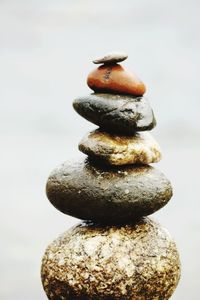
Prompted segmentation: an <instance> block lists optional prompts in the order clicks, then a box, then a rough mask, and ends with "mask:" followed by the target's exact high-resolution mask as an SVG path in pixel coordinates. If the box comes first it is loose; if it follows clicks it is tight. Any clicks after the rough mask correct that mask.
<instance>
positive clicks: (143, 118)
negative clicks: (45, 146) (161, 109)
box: [73, 94, 156, 135]
mask: <svg viewBox="0 0 200 300" xmlns="http://www.w3.org/2000/svg"><path fill="white" fill-rule="evenodd" d="M73 107H74V109H75V110H76V111H77V113H79V114H80V115H81V116H82V117H84V118H85V119H87V120H88V121H90V122H92V123H94V124H96V125H98V126H100V127H101V128H104V129H105V131H108V132H115V133H118V134H119V133H121V134H124V135H129V134H134V133H135V131H145V130H151V129H152V128H154V126H155V125H156V121H155V118H154V114H153V111H152V109H151V107H150V105H149V102H148V100H147V99H146V98H144V97H133V96H127V95H112V94H91V95H88V96H85V97H79V98H77V99H75V100H74V102H73Z"/></svg>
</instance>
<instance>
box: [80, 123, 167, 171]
mask: <svg viewBox="0 0 200 300" xmlns="http://www.w3.org/2000/svg"><path fill="white" fill-rule="evenodd" d="M79 150H80V151H82V152H83V153H85V154H87V155H88V156H89V157H93V158H95V159H98V160H102V162H103V163H107V164H109V165H126V164H150V163H155V162H158V161H159V160H160V159H161V150H160V147H159V145H158V143H157V142H156V141H155V140H154V138H153V137H152V136H151V134H150V133H148V132H140V133H136V134H135V135H134V136H122V135H121V136H119V135H113V134H109V133H107V132H105V131H102V130H100V129H97V130H94V131H92V132H90V133H88V134H86V135H85V136H84V137H83V139H82V140H81V142H80V143H79Z"/></svg>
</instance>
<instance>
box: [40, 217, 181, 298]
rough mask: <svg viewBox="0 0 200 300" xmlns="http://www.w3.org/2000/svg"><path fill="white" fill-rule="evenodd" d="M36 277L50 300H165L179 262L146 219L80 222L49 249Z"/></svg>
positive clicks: (167, 238)
mask: <svg viewBox="0 0 200 300" xmlns="http://www.w3.org/2000/svg"><path fill="white" fill-rule="evenodd" d="M41 275H42V282H43V286H44V290H45V292H46V294H47V297H48V298H49V299H51V300H115V299H116V300H167V299H169V298H170V296H171V295H172V293H173V292H174V290H175V288H176V286H177V283H178V281H179V278H180V261H179V255H178V252H177V248H176V245H175V243H174V241H173V240H172V238H171V237H170V235H169V234H168V232H167V231H166V230H165V229H164V228H162V227H161V226H160V225H159V224H157V223H156V222H154V221H152V220H151V219H149V218H144V219H142V220H141V221H140V222H139V223H137V224H135V225H134V224H132V225H126V226H111V227H109V226H107V227H105V226H100V225H94V224H92V223H85V222H82V223H80V224H79V225H78V226H76V227H74V228H72V229H70V230H69V231H67V232H65V233H64V234H62V235H61V236H60V237H59V238H58V239H57V240H55V241H54V242H53V243H52V244H50V245H49V247H48V248H47V250H46V252H45V255H44V257H43V262H42V269H41Z"/></svg>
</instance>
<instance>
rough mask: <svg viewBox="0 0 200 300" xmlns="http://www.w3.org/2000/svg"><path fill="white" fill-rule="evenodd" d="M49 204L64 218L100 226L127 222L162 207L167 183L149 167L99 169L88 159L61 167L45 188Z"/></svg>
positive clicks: (167, 196) (169, 191) (167, 194)
mask: <svg viewBox="0 0 200 300" xmlns="http://www.w3.org/2000/svg"><path fill="white" fill-rule="evenodd" d="M46 191H47V196H48V198H49V200H50V202H51V203H52V204H53V205H54V206H55V207H56V208H57V209H58V210H60V211H62V212H63V213H65V214H69V215H71V216H74V217H77V218H80V219H83V220H97V221H101V222H113V223H116V222H127V221H132V220H133V219H136V218H138V217H140V216H144V215H149V214H151V213H153V212H155V211H156V210H158V209H160V208H161V207H163V206H164V205H165V204H166V203H167V202H168V201H169V199H170V198H171V196H172V187H171V184H170V182H169V180H168V179H167V178H166V177H165V175H164V174H162V173H161V172H160V171H159V170H157V169H155V168H153V167H151V166H148V165H146V166H134V165H128V166H118V167H112V166H108V167H106V166H102V165H100V164H99V165H98V164H96V163H94V162H92V161H88V159H86V160H83V159H80V160H79V161H74V162H73V161H72V162H71V161H70V162H65V163H63V164H62V165H61V166H60V167H58V168H56V169H55V170H54V171H53V172H52V173H51V174H50V177H49V179H48V182H47V186H46Z"/></svg>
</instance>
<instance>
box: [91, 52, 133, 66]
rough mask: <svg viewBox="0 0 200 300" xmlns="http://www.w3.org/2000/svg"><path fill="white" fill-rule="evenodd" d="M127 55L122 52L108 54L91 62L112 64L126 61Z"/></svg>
mask: <svg viewBox="0 0 200 300" xmlns="http://www.w3.org/2000/svg"><path fill="white" fill-rule="evenodd" d="M127 57H128V55H127V54H126V53H123V52H112V53H108V54H106V55H105V56H103V57H100V58H98V59H95V60H93V63H94V64H114V63H118V62H121V61H124V60H125V59H127Z"/></svg>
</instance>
